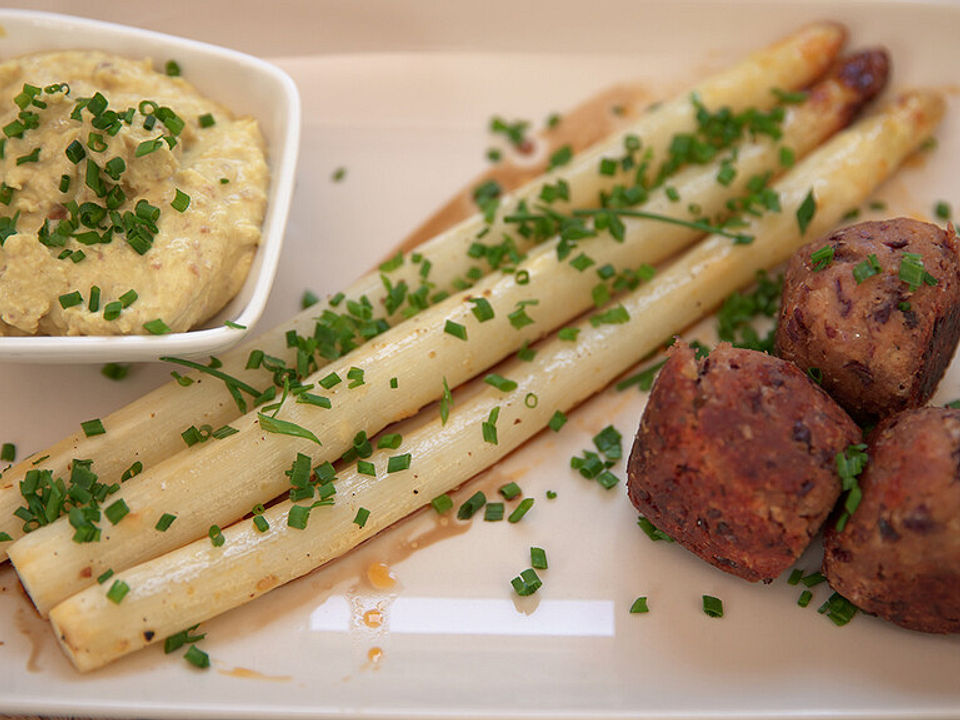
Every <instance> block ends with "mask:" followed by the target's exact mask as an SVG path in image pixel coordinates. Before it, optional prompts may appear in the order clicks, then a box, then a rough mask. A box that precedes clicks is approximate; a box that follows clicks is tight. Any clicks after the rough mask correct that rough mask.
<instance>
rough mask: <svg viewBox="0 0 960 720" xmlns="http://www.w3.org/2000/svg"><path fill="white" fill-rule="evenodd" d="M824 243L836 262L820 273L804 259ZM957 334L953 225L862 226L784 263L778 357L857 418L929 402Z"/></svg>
mask: <svg viewBox="0 0 960 720" xmlns="http://www.w3.org/2000/svg"><path fill="white" fill-rule="evenodd" d="M825 247H827V248H830V249H832V252H833V259H832V261H829V264H826V261H825V263H824V264H826V266H825V267H823V268H822V269H820V270H817V269H816V267H815V265H816V262H815V258H816V256H814V258H811V255H812V254H813V253H815V252H816V251H822V248H825ZM822 252H823V251H822ZM826 252H827V253H829V251H826ZM918 261H921V262H922V265H923V267H922V269H921V268H919V267H918ZM858 267H859V269H857V268H858ZM911 271H913V272H914V274H913V275H910V273H911ZM872 273H875V274H872ZM924 273H926V275H924ZM858 276H859V278H860V281H859V282H858V279H857V277H858ZM904 276H906V277H908V278H909V279H911V280H919V284H915V283H912V282H908V281H905V280H904V279H903V277H904ZM933 283H935V284H933ZM958 337H960V253H958V243H957V239H956V236H955V233H954V230H953V226H952V225H949V228H948V230H946V231H944V230H941V229H940V228H939V227H937V226H936V225H931V224H930V223H924V222H919V221H917V220H910V219H908V218H897V219H895V220H885V221H881V222H864V223H859V224H857V225H851V226H850V227H847V228H843V229H842V230H838V231H837V232H835V233H833V234H832V235H830V236H829V237H828V238H826V239H825V240H819V241H816V242H813V243H811V244H809V245H806V246H805V247H803V248H801V249H800V250H798V251H797V252H796V253H795V254H794V255H793V257H792V258H791V259H790V263H789V265H788V266H787V271H786V275H785V277H784V284H783V303H782V305H781V307H780V320H779V324H778V327H777V336H776V352H777V354H778V355H779V356H780V357H782V358H784V359H786V360H791V361H793V362H795V363H796V364H797V365H799V366H800V367H801V368H802V369H804V370H807V369H809V368H818V369H819V370H820V372H821V373H822V374H823V387H824V389H826V390H827V392H829V393H830V394H831V395H832V396H833V398H834V399H835V400H836V401H837V402H838V403H840V404H841V405H842V406H843V407H844V408H846V410H847V411H848V412H849V413H850V414H851V415H853V417H855V418H857V419H859V420H870V419H873V418H877V417H885V416H887V415H890V414H892V413H895V412H898V411H900V410H905V409H907V408H911V407H919V406H920V405H923V404H924V403H925V402H926V401H927V400H929V399H930V396H931V395H932V394H933V391H934V390H935V389H936V386H937V383H939V382H940V378H941V377H942V376H943V373H944V370H945V369H946V367H947V365H948V364H949V363H950V358H951V357H952V356H953V351H954V348H955V347H956V345H957V339H958Z"/></svg>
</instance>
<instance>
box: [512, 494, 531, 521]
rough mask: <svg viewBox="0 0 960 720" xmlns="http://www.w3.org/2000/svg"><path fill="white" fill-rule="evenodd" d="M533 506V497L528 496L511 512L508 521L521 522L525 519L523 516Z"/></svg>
mask: <svg viewBox="0 0 960 720" xmlns="http://www.w3.org/2000/svg"><path fill="white" fill-rule="evenodd" d="M532 507H533V498H531V497H528V498H524V499H523V500H521V501H520V504H519V505H517V507H516V508H515V509H514V511H513V512H512V513H510V517H508V518H507V522H512V523H516V522H520V520H522V519H523V516H524V515H526V514H527V512H528V511H529V510H530V508H532Z"/></svg>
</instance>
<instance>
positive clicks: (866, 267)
mask: <svg viewBox="0 0 960 720" xmlns="http://www.w3.org/2000/svg"><path fill="white" fill-rule="evenodd" d="M901 267H902V265H901ZM882 270H883V268H882V267H881V266H880V261H879V260H877V256H876V255H874V254H873V253H871V254H869V255H868V256H867V259H866V260H864V261H862V262H860V263H857V265H856V266H854V268H853V279H854V280H856V281H857V285H860V284H861V283H863V282H864V281H865V280H867V279H868V278H871V277H873V276H874V275H879V274H880V272H881V271H882Z"/></svg>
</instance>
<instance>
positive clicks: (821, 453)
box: [627, 343, 860, 582]
mask: <svg viewBox="0 0 960 720" xmlns="http://www.w3.org/2000/svg"><path fill="white" fill-rule="evenodd" d="M859 438H860V431H859V428H858V427H857V426H856V424H855V423H854V422H853V420H851V419H850V417H849V416H848V415H847V414H846V413H845V412H844V411H843V410H842V409H841V408H840V407H839V406H838V405H837V404H836V403H835V402H834V401H833V400H831V399H830V397H829V396H828V395H827V394H826V393H825V392H824V391H823V390H821V389H820V388H819V387H817V386H816V385H815V384H814V383H813V382H811V381H810V380H809V379H808V378H807V377H806V376H805V375H804V374H803V373H802V372H801V371H800V370H799V369H797V367H796V366H795V365H793V364H791V363H788V362H785V361H783V360H780V359H778V358H775V357H772V356H770V355H765V354H763V353H760V352H755V351H752V350H741V349H736V348H733V347H732V346H730V345H729V344H726V343H721V344H720V345H719V346H717V348H716V349H715V350H713V352H711V353H710V355H709V356H708V357H707V358H704V359H703V360H700V361H699V362H698V361H697V359H696V357H695V355H694V352H693V350H692V349H691V348H689V347H687V346H686V345H683V344H679V343H678V344H677V345H675V346H674V347H673V348H672V349H671V354H670V357H669V359H668V360H667V363H666V365H664V367H663V369H662V370H661V371H660V375H659V377H658V378H657V381H656V384H655V385H654V387H653V390H652V392H651V394H650V398H649V400H648V402H647V407H646V409H645V410H644V413H643V418H642V420H641V422H640V429H639V430H638V431H637V436H636V439H635V441H634V444H633V449H632V451H631V453H630V459H629V462H628V465H627V473H628V476H629V480H628V485H627V489H628V492H629V495H630V500H631V501H632V502H633V504H634V505H635V506H636V507H637V509H638V510H639V511H640V512H641V513H643V514H644V515H645V516H646V517H647V518H648V519H649V520H650V521H651V522H652V523H653V524H654V525H656V526H657V527H658V528H660V529H661V530H663V531H664V532H666V533H667V534H669V535H671V536H672V537H673V538H674V539H675V540H676V541H677V542H679V543H680V544H682V545H683V546H684V547H686V548H687V549H688V550H691V551H693V552H694V553H696V554H697V555H699V556H700V557H702V558H703V559H704V560H706V561H707V562H709V563H711V564H713V565H715V566H717V567H718V568H720V569H721V570H725V571H727V572H729V573H733V574H734V575H738V576H740V577H742V578H745V579H747V580H750V581H757V580H763V581H764V582H770V581H771V580H773V579H774V578H775V577H776V576H777V575H779V574H780V573H781V572H782V571H783V570H785V569H787V568H788V567H789V566H790V565H791V564H792V563H793V562H794V561H795V560H796V559H797V557H799V555H800V554H801V553H802V552H803V551H804V549H805V548H806V547H807V545H808V544H809V543H810V540H811V538H812V537H813V536H814V535H815V534H816V533H817V531H818V530H819V529H820V526H821V524H822V523H823V521H824V519H825V518H826V517H827V515H828V514H829V513H830V510H831V509H832V508H833V505H834V503H835V502H836V500H837V497H838V496H839V494H840V489H841V487H840V479H839V477H838V476H837V474H836V471H835V456H836V454H837V453H838V452H840V451H842V450H844V449H845V448H846V447H847V446H848V445H850V444H852V443H855V442H857V441H858V440H859Z"/></svg>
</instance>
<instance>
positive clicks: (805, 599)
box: [797, 590, 813, 607]
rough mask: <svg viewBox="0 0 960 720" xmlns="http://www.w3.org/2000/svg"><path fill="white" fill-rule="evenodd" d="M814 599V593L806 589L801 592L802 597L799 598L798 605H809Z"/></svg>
mask: <svg viewBox="0 0 960 720" xmlns="http://www.w3.org/2000/svg"><path fill="white" fill-rule="evenodd" d="M812 599H813V593H812V592H810V591H809V590H804V591H803V592H802V593H800V597H798V598H797V605H799V606H800V607H807V605H809V604H810V601H811V600H812Z"/></svg>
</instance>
